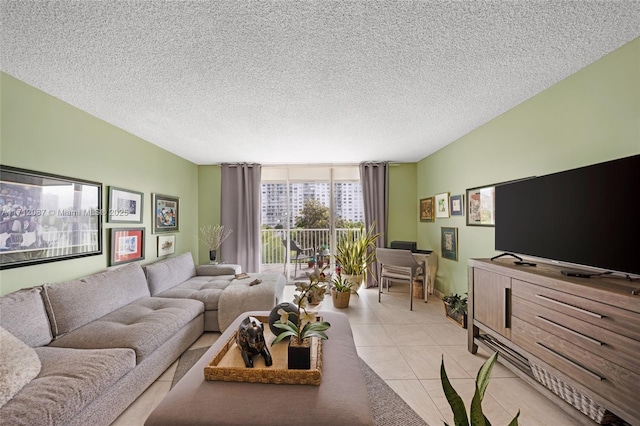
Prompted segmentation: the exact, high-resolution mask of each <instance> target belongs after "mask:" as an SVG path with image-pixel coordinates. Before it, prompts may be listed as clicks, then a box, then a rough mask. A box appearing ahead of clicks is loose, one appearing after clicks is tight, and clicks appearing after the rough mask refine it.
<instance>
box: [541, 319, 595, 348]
mask: <svg viewBox="0 0 640 426" xmlns="http://www.w3.org/2000/svg"><path fill="white" fill-rule="evenodd" d="M536 318H537V319H539V320H540V321H543V322H546V323H547V324H549V325H553V326H556V327H558V328H559V329H561V330H564V331H566V332H568V333H571V334H573V335H574V336H577V337H581V338H582V339H584V340H586V341H587V342H589V343H593V344H595V345H598V346H602V345H604V343H602V342H601V341H600V340H596V339H594V338H593V337H589V336H587V335H585V334H582V333H578V332H577V331H575V330H572V329H570V328H567V327H565V326H564V325H562V324H558V323H557V322H553V321H551V320H548V319H546V318H544V317H541V316H539V315H536Z"/></svg>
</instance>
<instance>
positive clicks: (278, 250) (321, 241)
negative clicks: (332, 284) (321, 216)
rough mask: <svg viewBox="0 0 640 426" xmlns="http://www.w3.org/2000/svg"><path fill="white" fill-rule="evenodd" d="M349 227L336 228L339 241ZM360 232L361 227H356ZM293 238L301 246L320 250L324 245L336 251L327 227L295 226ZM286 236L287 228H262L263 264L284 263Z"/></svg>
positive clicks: (292, 233) (357, 231) (331, 250)
mask: <svg viewBox="0 0 640 426" xmlns="http://www.w3.org/2000/svg"><path fill="white" fill-rule="evenodd" d="M347 231H348V228H337V229H336V241H339V240H340V238H342V237H343V236H344V235H346V234H347ZM354 231H355V232H356V233H359V232H360V230H359V228H357V229H354ZM290 232H291V237H290V238H291V240H292V241H295V242H296V243H297V244H298V247H300V248H311V247H313V248H314V249H315V250H316V251H318V250H319V249H320V248H321V247H322V246H326V247H327V248H328V249H329V251H330V252H331V253H334V250H333V248H332V247H330V243H331V231H330V230H329V229H328V228H325V229H322V228H320V229H302V228H294V229H291V230H290ZM285 238H286V230H284V229H263V230H262V243H261V244H262V251H261V256H262V264H265V265H268V264H277V263H280V264H283V263H284V262H285V259H286V251H285V245H284V244H283V243H282V241H283V240H284V239H285Z"/></svg>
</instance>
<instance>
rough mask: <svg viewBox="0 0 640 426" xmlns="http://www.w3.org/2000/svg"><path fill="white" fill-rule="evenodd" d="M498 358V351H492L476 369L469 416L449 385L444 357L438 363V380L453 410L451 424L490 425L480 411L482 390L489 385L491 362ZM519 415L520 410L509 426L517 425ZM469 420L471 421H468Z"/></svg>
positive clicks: (461, 425) (458, 425) (467, 425)
mask: <svg viewBox="0 0 640 426" xmlns="http://www.w3.org/2000/svg"><path fill="white" fill-rule="evenodd" d="M496 358H498V353H497V352H496V353H494V354H493V355H491V357H490V358H489V359H488V360H486V361H485V363H484V364H482V367H480V370H478V376H477V377H476V389H475V392H474V394H473V399H472V400H471V409H470V410H469V417H467V411H466V409H465V406H464V402H463V401H462V398H460V395H458V393H457V392H456V390H455V389H454V388H453V386H451V383H450V382H449V379H448V378H447V372H446V371H445V369H444V358H443V359H442V363H441V364H440V381H441V382H442V389H443V390H444V394H445V396H446V397H447V401H448V402H449V405H450V406H451V410H452V411H453V424H454V425H455V426H469V425H471V426H491V423H490V422H489V419H487V417H486V416H485V415H484V413H483V412H482V398H484V391H485V390H486V389H487V386H488V385H489V376H490V375H491V370H492V369H493V364H495V362H496ZM519 416H520V410H518V413H517V414H516V416H515V417H514V418H513V420H511V422H510V423H509V426H517V425H518V417H519ZM469 420H471V422H469ZM444 424H445V425H446V426H449V425H448V424H447V422H444Z"/></svg>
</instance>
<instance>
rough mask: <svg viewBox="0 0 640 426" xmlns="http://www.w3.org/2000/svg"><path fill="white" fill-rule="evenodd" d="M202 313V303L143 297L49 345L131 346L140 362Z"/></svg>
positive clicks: (74, 346) (71, 346)
mask: <svg viewBox="0 0 640 426" xmlns="http://www.w3.org/2000/svg"><path fill="white" fill-rule="evenodd" d="M203 312H204V305H203V304H202V303H201V302H198V301H195V300H181V299H164V298H160V297H145V298H142V299H138V300H136V301H134V302H131V303H130V304H128V305H127V306H124V307H122V308H120V309H118V310H117V311H115V312H111V313H110V314H108V315H105V316H104V317H102V318H100V319H98V320H96V321H93V322H91V323H89V324H87V325H85V326H83V327H80V328H78V329H76V330H74V331H72V332H70V333H68V334H66V335H64V336H62V337H60V338H59V339H56V340H54V341H53V342H52V343H51V345H50V346H54V347H67V348H76V349H108V348H131V349H133V350H134V351H135V353H136V362H137V363H138V364H140V362H142V361H143V360H144V359H145V358H146V357H148V356H149V355H151V354H152V353H153V351H155V350H156V349H157V348H158V347H160V346H161V345H162V344H164V343H165V342H166V341H167V340H169V339H170V338H171V337H172V336H173V335H174V334H176V333H177V332H178V331H180V330H181V329H182V328H183V327H184V326H186V325H187V324H188V323H189V322H191V321H192V320H193V319H195V318H196V317H198V315H200V314H202V313H203ZM203 321H204V320H203Z"/></svg>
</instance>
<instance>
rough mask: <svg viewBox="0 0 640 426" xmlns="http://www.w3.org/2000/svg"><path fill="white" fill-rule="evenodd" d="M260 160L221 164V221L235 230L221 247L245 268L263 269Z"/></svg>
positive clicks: (255, 270) (243, 270) (224, 252)
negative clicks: (257, 162) (261, 259)
mask: <svg viewBox="0 0 640 426" xmlns="http://www.w3.org/2000/svg"><path fill="white" fill-rule="evenodd" d="M261 173H262V166H261V165H260V164H246V163H242V164H222V175H221V186H222V188H221V189H222V191H221V194H220V203H221V206H220V224H221V225H223V226H224V227H225V228H227V229H231V230H232V231H233V232H232V233H231V235H230V236H229V238H227V239H226V240H225V241H224V242H223V243H222V246H221V247H220V251H221V252H222V254H223V255H224V260H225V261H226V262H227V263H235V264H238V265H240V266H242V272H259V271H260V179H261Z"/></svg>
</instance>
